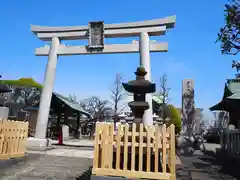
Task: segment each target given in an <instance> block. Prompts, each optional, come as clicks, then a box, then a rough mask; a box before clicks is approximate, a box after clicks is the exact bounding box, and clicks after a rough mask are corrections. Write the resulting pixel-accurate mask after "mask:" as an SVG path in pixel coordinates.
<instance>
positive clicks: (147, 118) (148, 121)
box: [139, 32, 153, 125]
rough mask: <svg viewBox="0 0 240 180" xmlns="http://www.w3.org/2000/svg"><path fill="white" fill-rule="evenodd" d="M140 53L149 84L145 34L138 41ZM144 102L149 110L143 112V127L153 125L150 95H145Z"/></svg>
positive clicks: (147, 41) (147, 40) (149, 67)
mask: <svg viewBox="0 0 240 180" xmlns="http://www.w3.org/2000/svg"><path fill="white" fill-rule="evenodd" d="M139 51H140V65H141V66H142V67H144V68H145V70H146V72H147V74H146V76H145V79H146V80H148V81H150V82H151V65H150V64H151V62H150V51H149V35H148V33H147V32H141V33H140V41H139ZM146 102H148V104H149V109H147V110H146V111H144V114H143V123H144V124H145V125H153V117H152V115H153V113H152V112H153V110H152V94H151V93H148V94H146Z"/></svg>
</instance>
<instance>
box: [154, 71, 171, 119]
mask: <svg viewBox="0 0 240 180" xmlns="http://www.w3.org/2000/svg"><path fill="white" fill-rule="evenodd" d="M170 90H171V88H169V87H168V76H167V74H166V73H163V74H162V75H161V77H160V83H159V92H158V93H157V94H156V95H157V96H158V98H159V99H161V100H162V108H161V109H162V110H161V117H162V118H163V119H165V114H164V111H165V109H166V108H165V106H166V104H167V103H168V102H169V92H170Z"/></svg>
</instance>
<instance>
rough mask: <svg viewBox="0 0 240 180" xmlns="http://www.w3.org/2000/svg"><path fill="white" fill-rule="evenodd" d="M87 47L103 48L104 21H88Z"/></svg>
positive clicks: (93, 48)
mask: <svg viewBox="0 0 240 180" xmlns="http://www.w3.org/2000/svg"><path fill="white" fill-rule="evenodd" d="M88 48H89V49H91V50H101V49H103V48H104V22H103V21H93V22H89V23H88Z"/></svg>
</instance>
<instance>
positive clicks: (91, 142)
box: [52, 139, 94, 147]
mask: <svg viewBox="0 0 240 180" xmlns="http://www.w3.org/2000/svg"><path fill="white" fill-rule="evenodd" d="M52 142H53V144H57V143H58V141H57V140H52ZM63 144H64V145H67V146H79V147H93V146H94V140H88V139H80V140H79V139H70V140H66V141H63Z"/></svg>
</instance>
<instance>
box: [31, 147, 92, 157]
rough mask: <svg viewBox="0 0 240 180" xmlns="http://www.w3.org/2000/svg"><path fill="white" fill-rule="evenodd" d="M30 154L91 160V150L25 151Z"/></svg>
mask: <svg viewBox="0 0 240 180" xmlns="http://www.w3.org/2000/svg"><path fill="white" fill-rule="evenodd" d="M27 152H28V153H31V154H42V155H51V156H64V157H78V158H90V159H92V158H93V150H79V149H68V148H56V149H51V150H48V151H44V152H43V151H27Z"/></svg>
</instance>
